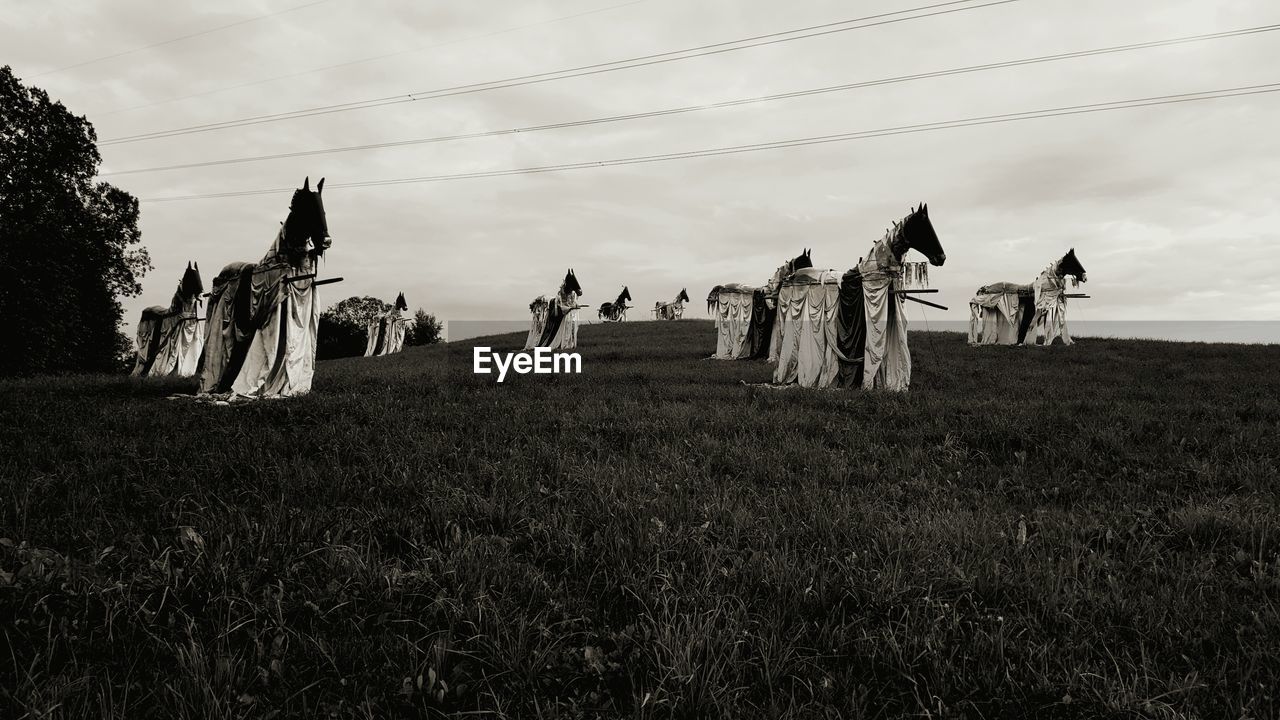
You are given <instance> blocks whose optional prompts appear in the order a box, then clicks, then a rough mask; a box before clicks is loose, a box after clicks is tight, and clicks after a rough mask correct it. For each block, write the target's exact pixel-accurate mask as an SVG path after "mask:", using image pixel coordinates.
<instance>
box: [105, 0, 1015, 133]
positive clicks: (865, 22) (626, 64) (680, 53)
mask: <svg viewBox="0 0 1280 720" xmlns="http://www.w3.org/2000/svg"><path fill="white" fill-rule="evenodd" d="M1021 1H1022V0H989V1H988V2H985V3H982V4H979V5H967V6H966V7H949V6H953V5H959V4H965V3H972V2H974V0H950V1H949V2H943V3H936V4H933V5H924V6H921V7H916V8H910V9H907V10H898V11H894V12H890V13H881V14H878V15H868V16H866V17H861V18H854V19H851V20H841V21H838V22H833V23H825V24H822V25H813V26H810V27H806V28H798V29H796V30H786V31H782V32H775V33H769V34H766V35H757V36H755V37H749V38H742V39H739V40H730V41H726V42H720V43H713V44H710V45H702V46H699V47H694V48H686V49H684V50H672V51H669V52H663V53H655V54H652V55H642V56H639V57H633V58H627V59H625V60H612V61H609V62H603V63H595V64H592V65H583V66H580V67H576V68H568V69H565V70H556V71H551V72H543V73H536V74H532V75H521V76H519V77H512V78H505V79H502V80H491V81H488V82H481V83H471V84H468V85H456V86H453V87H447V88H439V89H436V90H424V91H421V92H414V93H408V94H401V95H390V96H387V97H382V98H374V99H371V100H360V101H354V102H348V103H339V104H336V105H322V106H318V107H313V108H307V109H304V110H293V111H289V112H283V113H274V114H269V115H256V116H252V117H246V118H240V119H237V120H226V121H222V122H216V123H207V124H204V125H191V126H188V127H183V128H174V129H171V130H158V131H155V132H149V133H140V134H137V135H128V136H124V137H118V138H110V139H107V140H102V141H100V142H99V143H98V145H99V146H107V145H117V144H121V143H131V142H140V141H143V140H156V139H160V138H167V137H177V136H180V135H190V134H193V133H203V132H210V131H213V130H225V129H228V128H235V127H245V126H249V125H259V124H262V123H269V122H279V121H281V120H296V119H298V118H304V117H313V116H316V115H328V114H332V113H339V112H348V111H351V110H360V109H365V108H373V107H381V106H385V105H396V104H400V103H406V102H415V101H418V100H428V99H436V98H442V97H450V96H453V95H465V94H469V93H475V92H485V91H488V90H500V89H503V88H511V87H518V86H522V85H534V84H538V83H544V82H551V81H554V80H565V79H568V78H574V77H582V76H585V75H596V74H599V73H606V72H614V71H616V70H628V69H631V68H637V67H644V66H648V65H657V64H660V63H668V62H675V61H678V60H688V59H691V58H695V57H703V56H707V55H717V54H720V53H726V52H734V51H736V50H745V49H747V48H753V47H760V46H764V45H773V44H775V43H782V42H790V41H792V40H803V39H806V38H812V37H819V36H823V35H830V34H833V33H841V32H849V31H851V30H862V29H865V28H871V27H879V26H882V25H891V24H894V23H900V22H908V21H910V20H921V19H924V18H929V17H937V16H940V15H948V14H951V13H958V12H965V11H969V10H978V9H981V8H986V7H993V6H996V5H1007V4H1010V3H1015V2H1021ZM938 8H947V9H938ZM924 10H932V12H927V13H922V14H918V15H909V16H908V17H892V16H895V15H907V14H909V13H918V12H921V11H924ZM886 18H887V19H886ZM859 23H860V24H859ZM839 26H845V27H839ZM797 33H804V34H797ZM786 35H793V36H794V37H783V36H786Z"/></svg>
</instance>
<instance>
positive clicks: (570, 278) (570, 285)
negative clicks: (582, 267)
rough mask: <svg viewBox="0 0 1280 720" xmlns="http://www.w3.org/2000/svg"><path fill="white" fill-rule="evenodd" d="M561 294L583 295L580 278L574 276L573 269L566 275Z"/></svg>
mask: <svg viewBox="0 0 1280 720" xmlns="http://www.w3.org/2000/svg"><path fill="white" fill-rule="evenodd" d="M560 292H561V293H564V294H568V293H573V294H575V295H582V286H581V285H579V284H578V276H577V275H574V274H573V268H569V271H568V272H566V273H565V274H564V282H562V283H560Z"/></svg>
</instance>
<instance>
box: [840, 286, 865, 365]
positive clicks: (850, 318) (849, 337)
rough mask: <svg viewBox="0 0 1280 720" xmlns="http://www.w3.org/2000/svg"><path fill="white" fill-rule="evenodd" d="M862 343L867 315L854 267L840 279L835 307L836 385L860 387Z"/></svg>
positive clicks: (863, 348) (863, 351) (863, 341)
mask: <svg viewBox="0 0 1280 720" xmlns="http://www.w3.org/2000/svg"><path fill="white" fill-rule="evenodd" d="M866 345H867V315H866V311H865V310H864V308H863V299H862V273H861V272H859V271H858V268H856V267H855V268H853V269H852V270H850V271H849V272H847V273H845V274H844V275H843V276H842V277H841V278H840V304H839V306H838V307H837V308H836V347H837V349H838V350H839V351H840V357H839V362H840V372H839V373H837V375H836V387H841V388H854V389H857V388H861V387H862V363H863V356H864V353H865V351H866ZM846 358H847V359H846Z"/></svg>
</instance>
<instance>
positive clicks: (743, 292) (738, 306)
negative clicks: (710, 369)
mask: <svg viewBox="0 0 1280 720" xmlns="http://www.w3.org/2000/svg"><path fill="white" fill-rule="evenodd" d="M755 291H756V289H755V288H754V287H748V286H746V285H740V284H738V283H730V284H728V285H723V286H721V287H720V290H719V292H718V293H717V294H716V300H715V307H713V308H712V309H711V312H712V313H714V320H715V323H716V353H715V355H712V356H711V357H712V358H714V359H716V360H740V359H742V358H745V357H747V356H749V355H750V354H751V342H750V338H751V313H752V308H753V303H754V301H755Z"/></svg>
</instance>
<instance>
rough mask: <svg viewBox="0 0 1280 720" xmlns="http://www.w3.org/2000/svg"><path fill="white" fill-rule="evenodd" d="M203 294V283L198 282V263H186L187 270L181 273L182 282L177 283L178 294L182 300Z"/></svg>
mask: <svg viewBox="0 0 1280 720" xmlns="http://www.w3.org/2000/svg"><path fill="white" fill-rule="evenodd" d="M203 292H204V282H202V281H201V280H200V263H195V264H194V265H193V264H192V263H187V269H186V271H185V272H183V273H182V282H180V283H178V293H179V294H181V295H182V297H183V298H184V299H186V298H192V297H199V296H200V294H201V293H203Z"/></svg>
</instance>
